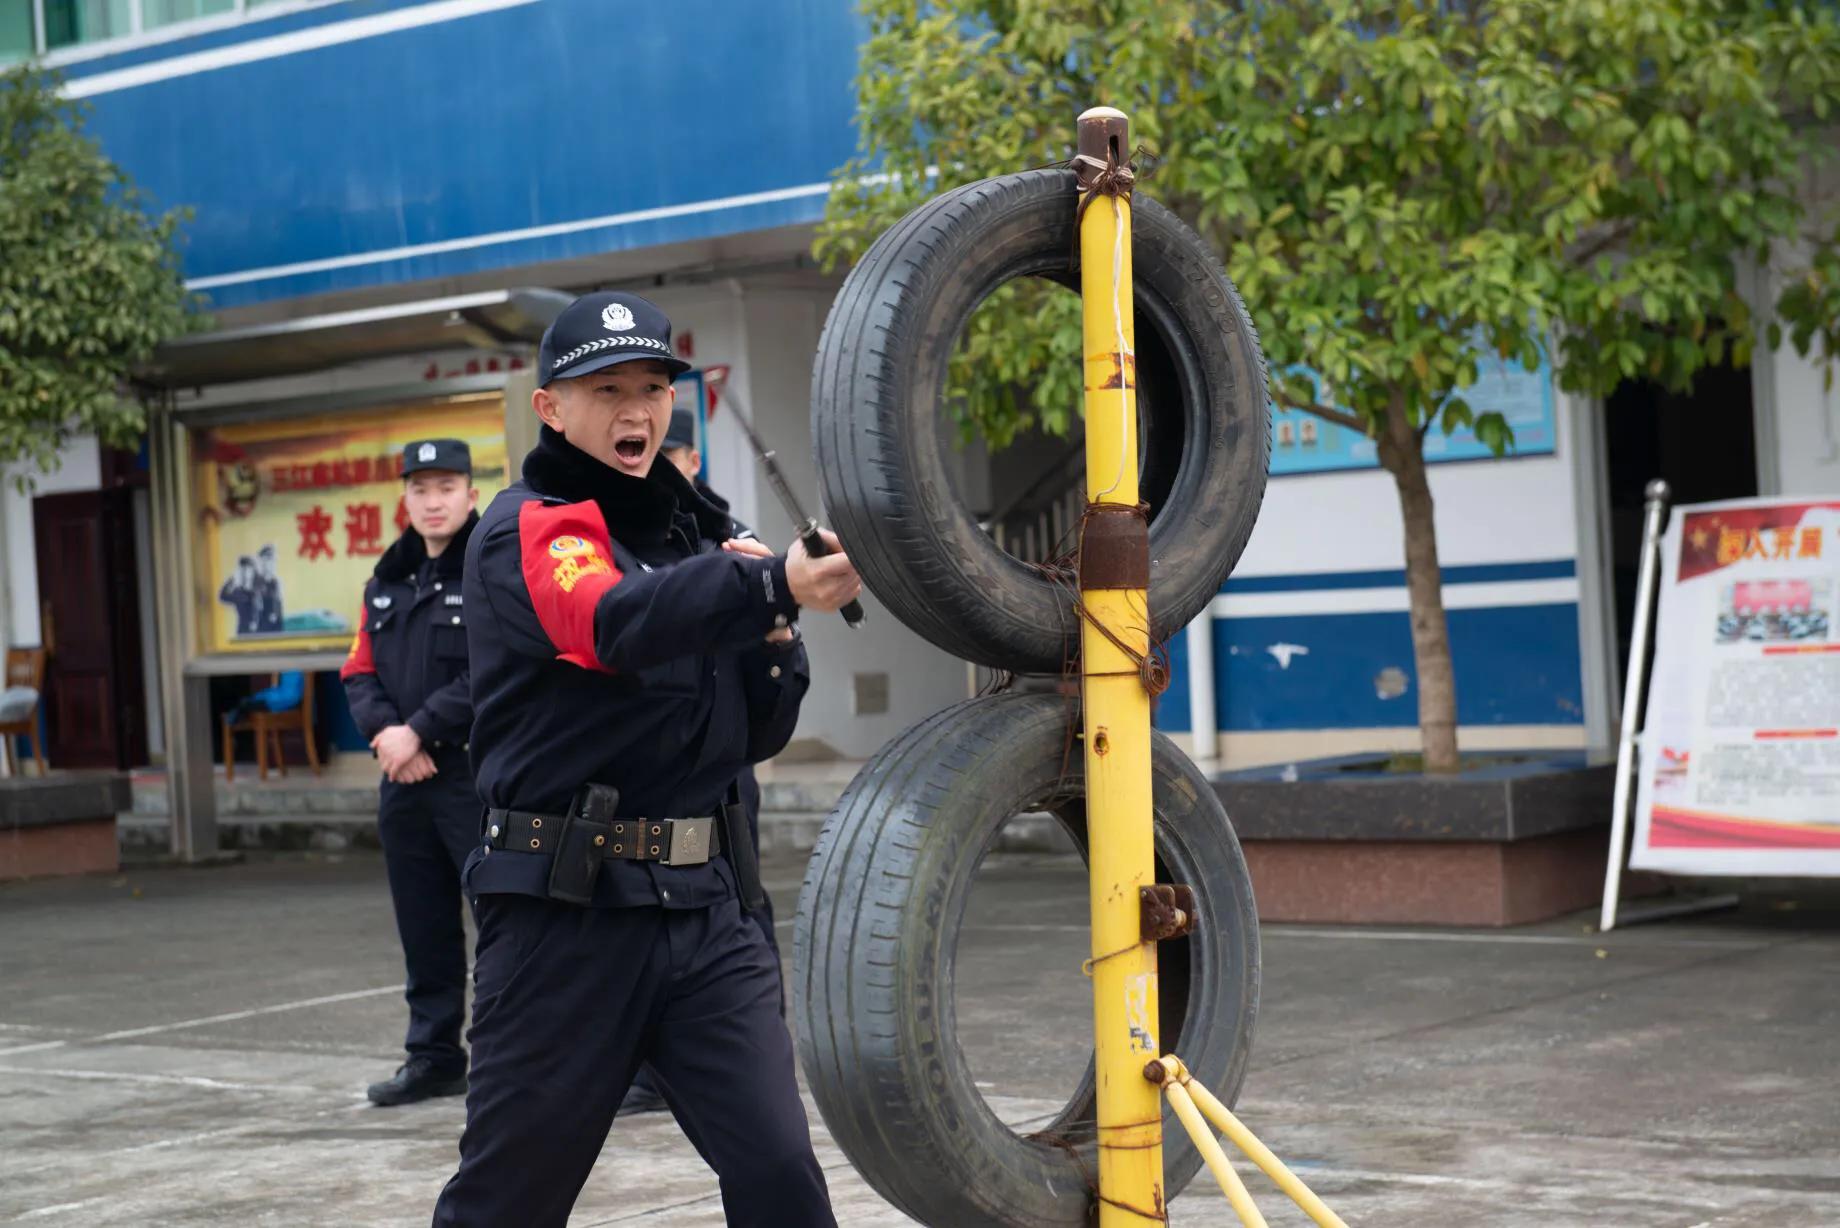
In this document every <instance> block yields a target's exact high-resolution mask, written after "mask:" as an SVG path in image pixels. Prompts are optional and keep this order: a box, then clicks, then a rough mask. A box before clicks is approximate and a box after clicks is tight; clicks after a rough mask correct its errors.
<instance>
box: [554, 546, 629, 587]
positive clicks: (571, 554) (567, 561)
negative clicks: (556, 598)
mask: <svg viewBox="0 0 1840 1228" xmlns="http://www.w3.org/2000/svg"><path fill="white" fill-rule="evenodd" d="M549 555H550V557H551V558H553V559H560V560H562V561H561V562H559V563H557V564H556V571H555V580H556V585H557V587H559V588H561V589H562V591H563V592H565V593H572V592H574V591H575V586H576V585H577V584H579V583H580V582H581V578H582V577H583V576H591V575H596V574H602V575H604V574H606V573H608V572H611V571H612V570H613V564H612V563H610V562H608V561H607V560H606V559H604V558H602V557H600V555H598V554H596V553H595V551H594V543H593V542H591V541H587V540H586V539H584V538H580V537H576V536H575V535H574V534H566V535H564V536H562V537H558V538H557V539H556V540H555V541H552V542H551V543H550V544H549Z"/></svg>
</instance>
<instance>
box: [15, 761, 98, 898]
mask: <svg viewBox="0 0 1840 1228" xmlns="http://www.w3.org/2000/svg"><path fill="white" fill-rule="evenodd" d="M128 801H129V789H128V777H127V776H126V775H125V774H123V773H120V772H55V773H53V774H52V775H50V776H14V777H9V778H7V779H5V780H0V882H4V881H7V880H10V879H19V878H44V877H49V876H51V875H56V874H99V873H103V872H110V871H114V870H115V869H117V868H119V866H120V864H121V854H120V851H119V847H118V845H117V842H116V834H115V815H116V813H117V812H119V811H122V810H125V809H127V807H128Z"/></svg>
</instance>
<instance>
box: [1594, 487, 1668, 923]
mask: <svg viewBox="0 0 1840 1228" xmlns="http://www.w3.org/2000/svg"><path fill="white" fill-rule="evenodd" d="M1643 493H1644V494H1645V496H1646V497H1647V500H1648V506H1647V509H1646V514H1645V515H1644V516H1643V519H1642V565H1641V568H1640V570H1639V571H1638V572H1637V574H1636V617H1635V626H1634V627H1633V628H1632V630H1631V633H1630V637H1629V665H1628V667H1627V668H1626V669H1625V670H1624V671H1623V721H1622V736H1621V737H1620V738H1619V739H1618V740H1617V747H1616V788H1615V789H1614V791H1613V792H1612V794H1611V802H1610V805H1611V812H1610V856H1609V858H1608V864H1606V865H1605V867H1604V904H1603V910H1602V912H1601V913H1600V914H1599V915H1598V919H1597V928H1598V929H1599V930H1603V931H1608V930H1612V929H1615V928H1616V908H1617V903H1618V901H1619V899H1620V897H1621V895H1622V889H1623V859H1624V857H1625V856H1626V855H1627V852H1628V845H1629V804H1630V801H1631V796H1630V795H1631V794H1632V793H1633V792H1634V784H1635V773H1636V766H1637V764H1638V763H1639V762H1640V760H1641V737H1642V734H1641V730H1642V692H1643V688H1644V686H1645V684H1646V683H1647V681H1648V641H1649V638H1650V636H1651V635H1652V634H1653V632H1654V627H1655V590H1656V587H1657V582H1658V581H1659V579H1660V575H1661V530H1662V529H1663V528H1664V527H1665V526H1666V524H1667V513H1668V499H1669V496H1670V495H1671V493H1672V492H1671V491H1669V489H1668V484H1667V483H1666V482H1664V481H1662V480H1661V479H1660V478H1656V479H1655V480H1654V481H1652V482H1650V483H1649V484H1648V488H1647V490H1646V491H1644V492H1643Z"/></svg>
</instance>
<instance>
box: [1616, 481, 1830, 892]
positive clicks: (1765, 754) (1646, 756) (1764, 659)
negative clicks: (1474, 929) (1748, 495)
mask: <svg viewBox="0 0 1840 1228" xmlns="http://www.w3.org/2000/svg"><path fill="white" fill-rule="evenodd" d="M1661 568H1662V570H1661V589H1660V594H1659V600H1658V603H1657V606H1656V620H1657V621H1656V637H1655V663H1654V669H1653V671H1652V675H1651V677H1652V682H1651V688H1650V692H1649V699H1648V708H1647V712H1646V713H1645V720H1644V723H1643V732H1642V743H1641V756H1640V760H1639V771H1640V776H1639V781H1638V788H1637V793H1636V832H1635V841H1634V845H1633V848H1632V849H1631V854H1630V859H1629V864H1630V865H1631V866H1633V867H1635V868H1637V869H1645V870H1666V871H1671V872H1674V873H1680V874H1714V875H1716V874H1743V875H1779V874H1780V875H1796V876H1800V875H1840V635H1837V634H1836V631H1835V615H1836V612H1837V611H1836V608H1835V605H1836V599H1837V597H1840V499H1830V500H1810V499H1781V498H1779V499H1740V500H1733V501H1730V502H1725V503H1708V504H1702V505H1699V506H1689V507H1681V508H1677V509H1675V514H1674V519H1673V523H1672V524H1671V525H1670V526H1669V527H1668V531H1667V534H1666V536H1665V537H1664V538H1663V539H1662V545H1661Z"/></svg>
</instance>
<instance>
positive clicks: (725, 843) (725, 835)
mask: <svg viewBox="0 0 1840 1228" xmlns="http://www.w3.org/2000/svg"><path fill="white" fill-rule="evenodd" d="M722 851H723V852H724V853H727V854H728V864H729V865H730V866H732V867H733V868H734V871H735V886H736V889H737V890H738V891H740V893H741V911H742V912H753V911H754V910H756V909H758V908H763V907H765V906H766V903H767V892H766V888H764V887H762V886H761V885H760V859H759V858H758V857H757V856H756V855H755V849H754V837H753V833H752V832H751V831H749V829H748V817H747V807H746V806H744V805H742V804H741V782H740V781H736V782H735V783H734V784H732V785H730V786H728V794H727V796H725V797H724V798H723V799H722Z"/></svg>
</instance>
